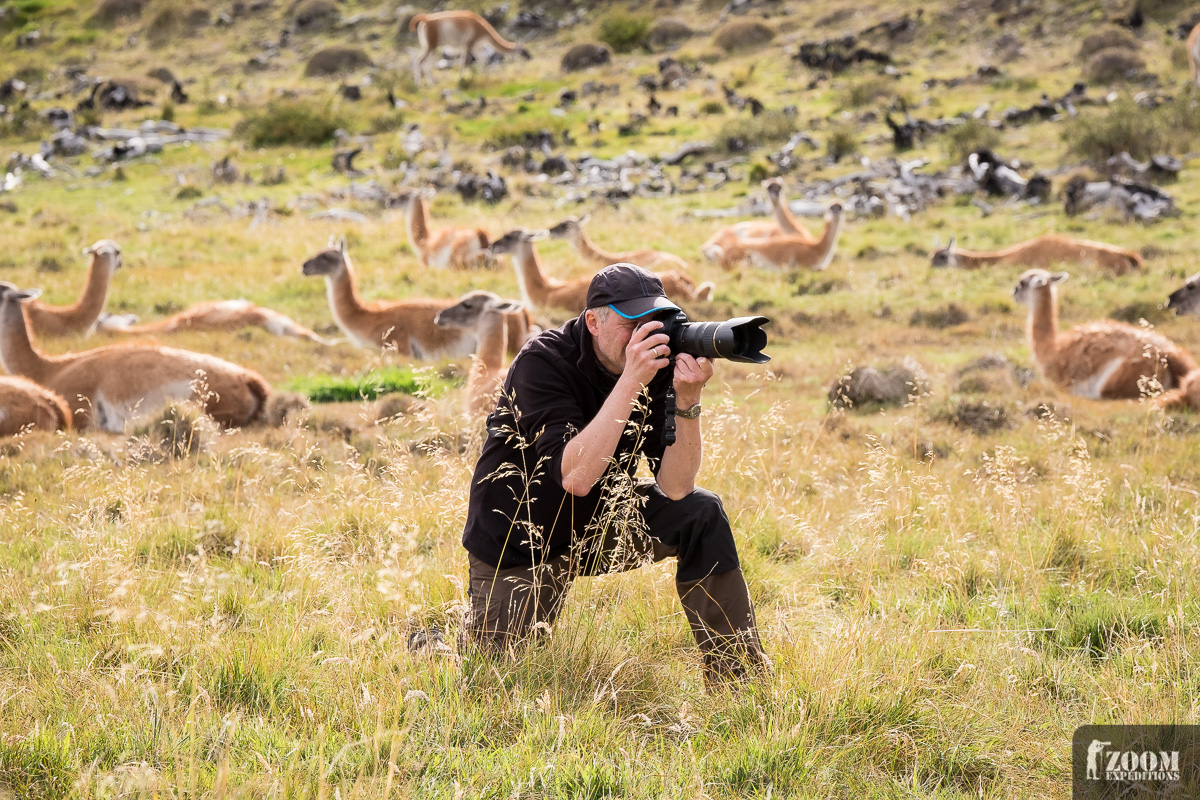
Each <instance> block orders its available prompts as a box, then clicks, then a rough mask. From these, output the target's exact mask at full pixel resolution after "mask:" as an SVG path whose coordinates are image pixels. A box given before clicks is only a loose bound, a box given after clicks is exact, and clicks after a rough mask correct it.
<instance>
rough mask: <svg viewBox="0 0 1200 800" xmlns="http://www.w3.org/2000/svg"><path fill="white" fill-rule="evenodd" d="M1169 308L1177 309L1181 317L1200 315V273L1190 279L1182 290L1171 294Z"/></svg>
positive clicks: (1168, 299)
mask: <svg viewBox="0 0 1200 800" xmlns="http://www.w3.org/2000/svg"><path fill="white" fill-rule="evenodd" d="M1167 308H1173V309H1175V313H1176V314H1179V315H1180V316H1187V315H1188V314H1192V315H1200V272H1197V273H1196V274H1195V275H1193V276H1192V277H1190V278H1188V279H1187V283H1185V284H1184V285H1183V287H1182V288H1180V289H1176V290H1175V291H1173V292H1171V296H1170V297H1169V298H1167Z"/></svg>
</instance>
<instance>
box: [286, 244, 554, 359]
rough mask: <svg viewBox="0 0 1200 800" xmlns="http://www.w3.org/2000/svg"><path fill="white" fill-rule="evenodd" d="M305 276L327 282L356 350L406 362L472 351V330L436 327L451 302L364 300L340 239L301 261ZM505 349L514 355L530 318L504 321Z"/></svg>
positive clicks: (332, 304)
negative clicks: (386, 353) (384, 352)
mask: <svg viewBox="0 0 1200 800" xmlns="http://www.w3.org/2000/svg"><path fill="white" fill-rule="evenodd" d="M301 271H302V272H303V273H304V274H305V275H319V276H322V277H324V278H325V286H326V290H327V293H328V296H329V308H330V311H332V312H333V319H334V321H335V322H337V325H338V327H339V328H341V329H342V332H343V333H345V334H346V336H347V337H349V338H350V341H351V342H353V343H354V344H356V345H357V346H358V347H363V348H368V349H373V350H378V349H380V348H384V347H386V348H394V349H395V351H396V353H397V354H399V355H401V356H403V357H405V358H416V359H427V360H437V359H441V358H461V357H464V356H469V355H471V354H472V353H474V352H475V348H476V345H477V342H476V341H475V334H474V332H473V331H470V330H451V329H449V328H439V327H438V326H437V325H435V324H434V321H433V319H434V317H435V316H436V315H437V313H438V312H439V311H441V310H442V309H443V308H446V307H447V306H450V305H453V303H454V301H452V300H431V299H413V298H409V299H405V300H381V301H380V300H377V301H367V300H363V299H362V298H361V297H359V294H358V287H357V285H356V281H355V277H354V267H353V265H352V264H351V263H350V256H349V255H348V254H347V253H346V239H345V238H344V237H342V238H338V239H334V240H331V241H330V243H329V247H328V248H326V249H325V250H322V251H321V252H320V253H317V254H316V255H315V256H313V257H312V258H310V259H308V260H307V261H305V262H304V266H303V267H302V270H301ZM506 322H507V324H508V326H509V329H508V347H509V350H510V351H511V352H512V353H513V354H516V352H517V351H518V350H520V349H521V346H522V345H523V344H525V340H526V339H527V338H528V337H529V335H530V332H531V329H532V328H533V327H534V326H533V320H532V318H531V317H530V316H529V315H528V314H527V313H521V314H512V315H509V316H508V317H506Z"/></svg>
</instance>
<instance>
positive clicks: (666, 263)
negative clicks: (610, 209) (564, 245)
mask: <svg viewBox="0 0 1200 800" xmlns="http://www.w3.org/2000/svg"><path fill="white" fill-rule="evenodd" d="M587 219H588V215H587V214H585V215H583V217H582V218H580V219H576V218H575V217H567V218H566V219H564V220H563V221H562V222H560V223H558V224H557V225H555V226H553V227H551V228H550V238H551V239H566V240H567V241H569V242H570V243H571V246H572V247H574V248H575V251H576V252H577V253H579V255H581V256H583V258H584V260H586V261H587V263H588V266H590V267H595V268H596V269H604V268H605V267H607V266H608V265H609V264H619V263H622V262H624V263H627V264H637V265H638V266H639V267H644V268H646V269H650V270H654V269H659V268H662V267H672V268H674V269H681V270H686V269H687V268H688V263H687V262H686V261H684V260H683V259H682V258H680V257H679V256H677V255H675V254H673V253H666V252H663V251H662V250H653V249H650V248H646V249H643V250H628V251H625V252H623V253H610V252H609V251H607V250H602V249H600V248H599V247H597V246H596V245H595V243H593V242H592V240H591V238H590V237H589V236H588V235H587V232H586V231H585V230H584V229H583V225H584V223H586V222H587Z"/></svg>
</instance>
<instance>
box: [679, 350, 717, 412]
mask: <svg viewBox="0 0 1200 800" xmlns="http://www.w3.org/2000/svg"><path fill="white" fill-rule="evenodd" d="M712 376H713V363H712V360H711V359H708V358H694V357H693V356H690V355H688V354H687V353H680V354H679V355H677V356H675V402H676V404H677V405H678V406H679V407H680V408H687V407H688V406H694V405H696V403H699V402H700V392H701V391H702V390H703V389H704V384H706V383H708V379H709V378H711V377H712Z"/></svg>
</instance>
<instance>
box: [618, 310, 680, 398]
mask: <svg viewBox="0 0 1200 800" xmlns="http://www.w3.org/2000/svg"><path fill="white" fill-rule="evenodd" d="M662 326H663V324H662V323H661V322H659V321H657V320H655V321H653V322H647V323H646V324H645V325H639V326H638V327H637V328H635V329H634V331H633V335H631V336H630V337H629V344H627V345H625V371H624V372H623V373H622V374H621V377H622V378H628V380H631V381H637V385H638V387H639V389H640V388H641V387H643V386H646V385H647V384H649V383H650V381H651V380H652V379H653V378H654V376H655V375H656V374H657V373H658V371H659V370H660V369H662V368H663V367H665V366H667V364H669V363H670V356H671V347H670V344H669V342H670V341H671V339H670V337H668V336H667V335H666V334H665V333H657V332H656V331H659V330H661V329H662Z"/></svg>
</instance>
